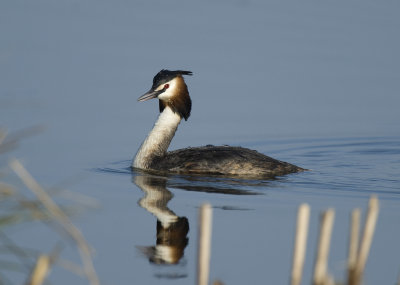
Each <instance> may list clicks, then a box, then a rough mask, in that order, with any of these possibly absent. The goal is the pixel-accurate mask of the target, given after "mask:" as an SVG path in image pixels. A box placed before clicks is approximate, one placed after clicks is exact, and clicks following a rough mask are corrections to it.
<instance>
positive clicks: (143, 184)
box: [133, 174, 189, 264]
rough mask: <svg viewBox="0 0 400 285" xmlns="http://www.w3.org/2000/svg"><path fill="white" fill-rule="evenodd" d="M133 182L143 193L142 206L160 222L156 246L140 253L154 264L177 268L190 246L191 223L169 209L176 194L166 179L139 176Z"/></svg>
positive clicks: (140, 202) (146, 248) (142, 248)
mask: <svg viewBox="0 0 400 285" xmlns="http://www.w3.org/2000/svg"><path fill="white" fill-rule="evenodd" d="M133 182H134V183H135V184H136V185H137V186H138V187H139V188H140V189H142V190H143V192H144V197H143V198H142V199H140V200H139V205H140V206H141V207H142V208H144V209H146V210H147V211H149V212H150V213H152V214H153V215H154V216H155V217H156V218H157V240H156V245H155V246H144V247H139V249H140V250H141V251H142V252H143V253H144V254H145V255H146V256H147V257H148V259H149V261H150V262H152V263H155V264H178V263H179V261H180V260H181V258H182V257H183V255H184V250H185V247H186V246H187V244H188V238H187V234H188V232H189V222H188V219H187V218H186V217H179V216H177V215H176V214H175V213H174V212H173V211H171V210H170V209H169V208H168V206H167V204H168V202H169V201H170V200H171V199H172V197H173V194H172V193H171V192H170V191H169V190H168V189H167V188H166V183H167V180H166V178H165V177H159V176H152V175H148V174H143V175H141V174H140V175H136V176H134V177H133Z"/></svg>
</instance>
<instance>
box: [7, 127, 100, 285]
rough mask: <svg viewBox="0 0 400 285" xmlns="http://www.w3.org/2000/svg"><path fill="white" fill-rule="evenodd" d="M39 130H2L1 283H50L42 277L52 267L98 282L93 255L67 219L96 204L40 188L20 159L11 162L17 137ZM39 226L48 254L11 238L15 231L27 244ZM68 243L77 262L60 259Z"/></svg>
mask: <svg viewBox="0 0 400 285" xmlns="http://www.w3.org/2000/svg"><path fill="white" fill-rule="evenodd" d="M38 131H39V129H38V128H30V129H26V130H23V131H20V132H18V133H14V134H9V135H8V134H7V132H6V131H4V130H1V129H0V285H2V284H21V283H23V282H25V284H34V285H38V284H42V283H43V282H45V283H46V284H51V283H50V282H49V281H48V280H46V277H47V276H48V275H49V273H50V271H51V269H52V268H53V267H54V266H57V267H60V268H62V269H64V270H67V272H69V273H70V274H76V275H79V276H82V278H86V279H87V280H88V283H90V284H99V281H98V277H97V274H96V272H95V269H94V266H93V262H92V253H93V251H92V249H91V248H90V246H89V244H88V243H87V242H86V240H85V238H84V237H83V235H82V233H81V232H80V230H79V229H78V228H76V227H75V226H74V224H73V223H72V222H71V220H70V217H71V215H72V214H73V215H76V214H78V213H81V212H82V211H84V210H86V209H87V208H88V207H94V206H97V201H95V200H94V199H92V198H90V197H86V196H83V195H81V194H77V193H72V192H70V191H67V190H64V189H60V188H51V189H44V188H43V187H42V186H41V185H40V184H39V183H38V182H37V181H36V180H35V179H34V177H32V175H31V174H30V173H29V172H28V170H27V169H25V167H24V166H23V165H22V163H21V162H20V161H18V160H17V159H14V158H11V159H10V155H11V151H12V150H13V149H15V148H16V147H17V146H18V143H19V142H20V141H21V139H23V138H24V137H26V136H30V135H32V134H35V133H37V132H38ZM56 201H57V202H56ZM41 224H43V225H44V228H45V230H44V232H46V231H47V232H48V234H45V236H43V240H44V241H45V243H46V244H47V246H48V249H45V250H46V251H48V252H42V251H41V250H38V249H36V248H32V245H31V244H29V243H28V244H26V243H25V244H19V243H18V242H16V241H15V240H14V239H13V238H12V236H13V234H14V233H15V232H17V233H18V235H21V232H22V233H23V234H25V236H26V237H27V238H26V239H23V240H28V241H29V240H30V239H29V237H30V234H31V233H32V232H33V231H35V229H37V228H38V227H42V228H43V225H41ZM24 232H25V233H24ZM42 232H43V229H41V232H40V233H42ZM52 237H54V240H53V238H52ZM71 244H72V247H73V249H74V250H76V251H77V252H78V253H79V256H80V264H77V263H76V262H72V261H70V260H67V259H65V258H63V248H65V247H67V246H68V247H71ZM42 250H43V249H42ZM21 281H22V282H21Z"/></svg>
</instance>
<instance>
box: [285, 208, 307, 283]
mask: <svg viewBox="0 0 400 285" xmlns="http://www.w3.org/2000/svg"><path fill="white" fill-rule="evenodd" d="M309 220H310V206H309V205H307V204H301V205H300V207H299V210H298V212H297V224H296V237H295V242H294V250H293V264H292V274H291V281H290V284H291V285H300V283H301V278H302V274H303V266H304V259H305V253H306V248H307V234H308V224H309Z"/></svg>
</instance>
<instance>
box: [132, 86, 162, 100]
mask: <svg viewBox="0 0 400 285" xmlns="http://www.w3.org/2000/svg"><path fill="white" fill-rule="evenodd" d="M162 92H164V90H159V91H154V90H153V89H150V90H149V91H147V92H146V93H145V94H143V95H142V96H140V97H139V98H138V101H140V102H143V101H147V100H150V99H153V98H157V97H158V95H160V94H161V93H162Z"/></svg>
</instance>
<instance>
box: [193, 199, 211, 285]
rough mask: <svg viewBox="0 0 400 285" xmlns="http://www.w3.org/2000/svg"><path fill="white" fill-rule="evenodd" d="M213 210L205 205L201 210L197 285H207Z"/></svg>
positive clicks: (208, 205)
mask: <svg viewBox="0 0 400 285" xmlns="http://www.w3.org/2000/svg"><path fill="white" fill-rule="evenodd" d="M211 231H212V208H211V205H210V204H203V205H202V206H201V207H200V210H199V236H198V248H197V254H198V259H197V285H207V284H208V279H209V272H210V257H211Z"/></svg>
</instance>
